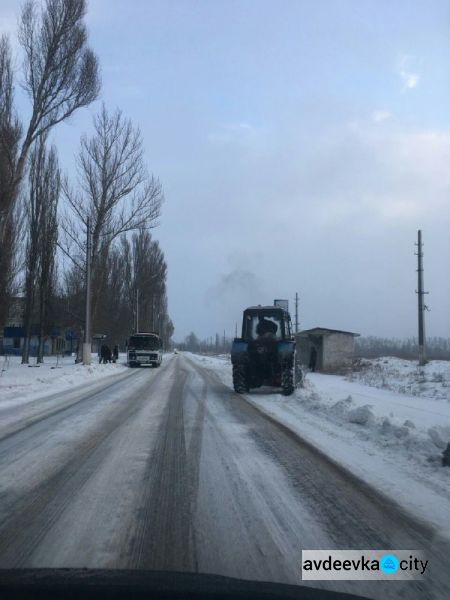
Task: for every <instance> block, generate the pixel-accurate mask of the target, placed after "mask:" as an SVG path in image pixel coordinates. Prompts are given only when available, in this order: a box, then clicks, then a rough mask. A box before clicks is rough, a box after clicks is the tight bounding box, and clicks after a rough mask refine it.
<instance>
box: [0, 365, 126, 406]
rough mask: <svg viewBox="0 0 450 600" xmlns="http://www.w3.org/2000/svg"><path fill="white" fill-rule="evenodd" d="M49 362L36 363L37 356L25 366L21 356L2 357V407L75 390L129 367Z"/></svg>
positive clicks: (0, 397) (0, 395)
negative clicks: (37, 364)
mask: <svg viewBox="0 0 450 600" xmlns="http://www.w3.org/2000/svg"><path fill="white" fill-rule="evenodd" d="M44 360H45V362H44V363H42V364H41V365H40V366H39V367H36V366H35V364H36V363H35V359H34V358H32V359H30V366H29V365H22V364H21V358H20V356H10V357H7V358H5V357H0V408H3V407H6V406H10V405H13V404H14V405H16V404H20V403H22V402H28V401H29V400H31V399H36V398H40V397H41V396H46V395H48V394H52V393H54V392H59V391H62V390H65V389H72V388H73V387H75V386H80V385H83V384H87V383H91V382H95V381H97V380H99V379H102V378H104V377H111V375H117V374H119V373H122V372H124V371H126V370H127V367H126V366H125V365H124V364H121V363H120V358H119V362H118V363H116V364H114V363H111V364H106V365H100V364H98V363H97V362H95V357H93V362H92V364H91V365H90V366H86V367H85V366H84V365H82V364H75V360H74V358H72V357H64V358H63V359H61V358H60V359H59V360H58V361H57V359H56V357H54V356H50V357H45V359H44Z"/></svg>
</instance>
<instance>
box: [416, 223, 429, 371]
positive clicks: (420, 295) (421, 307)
mask: <svg viewBox="0 0 450 600" xmlns="http://www.w3.org/2000/svg"><path fill="white" fill-rule="evenodd" d="M416 246H417V253H416V254H417V288H418V289H417V290H416V294H417V300H418V303H417V304H418V306H417V308H418V317H419V318H418V324H419V365H424V364H426V362H427V360H426V351H425V346H426V344H425V310H427V309H428V307H427V306H426V305H425V302H424V296H425V294H428V292H425V291H424V289H423V252H422V231H421V230H420V229H419V231H418V232H417V244H416Z"/></svg>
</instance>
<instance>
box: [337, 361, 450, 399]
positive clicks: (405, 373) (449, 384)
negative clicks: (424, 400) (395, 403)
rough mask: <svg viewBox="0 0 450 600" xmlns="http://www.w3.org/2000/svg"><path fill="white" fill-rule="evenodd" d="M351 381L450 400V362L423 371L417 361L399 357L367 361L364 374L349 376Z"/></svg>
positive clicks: (426, 366) (436, 363)
mask: <svg viewBox="0 0 450 600" xmlns="http://www.w3.org/2000/svg"><path fill="white" fill-rule="evenodd" d="M348 380H349V381H360V382H361V383H365V384H366V385H370V386H372V387H377V388H381V389H388V390H392V391H393V392H397V393H399V394H408V395H410V396H420V397H430V398H442V399H446V400H450V361H444V360H433V361H430V362H429V363H427V364H426V365H425V366H423V367H419V365H418V364H417V362H416V361H412V360H403V359H401V358H395V357H383V358H376V359H372V360H367V359H363V360H361V370H360V371H354V372H353V373H352V374H350V375H348Z"/></svg>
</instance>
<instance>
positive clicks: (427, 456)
mask: <svg viewBox="0 0 450 600" xmlns="http://www.w3.org/2000/svg"><path fill="white" fill-rule="evenodd" d="M349 391H352V393H351V394H348V392H349ZM344 394H346V396H345V397H344V398H343V397H342V396H343V395H344ZM299 401H300V403H301V407H302V408H303V409H306V410H308V411H311V412H313V413H315V414H321V416H322V418H323V419H326V420H327V421H329V422H331V423H335V424H336V425H338V426H339V427H341V428H342V427H344V426H345V427H347V428H348V430H349V431H351V432H352V434H353V435H356V436H357V437H359V438H360V439H361V440H364V441H368V440H370V442H371V443H372V444H373V445H374V446H377V447H379V448H381V449H389V450H391V451H395V452H400V453H401V454H402V455H403V456H404V457H405V458H407V460H408V461H410V462H411V461H412V462H415V463H417V464H419V465H421V466H422V467H429V466H431V465H440V462H441V459H442V451H443V450H444V449H445V448H446V447H447V444H448V443H449V442H450V403H448V402H447V401H446V400H442V399H441V400H437V397H436V396H435V395H433V397H432V398H429V399H425V398H419V397H416V396H410V397H408V396H406V395H405V396H400V395H396V394H393V393H392V392H390V391H388V390H386V389H385V390H370V388H369V389H367V388H365V387H364V386H362V385H361V384H358V383H350V382H347V381H346V380H345V379H344V378H343V377H339V376H335V375H322V374H318V373H310V374H308V376H307V378H306V381H305V388H304V389H302V390H298V392H297V394H296V404H297V402H299ZM368 401H369V402H368ZM291 408H292V407H291ZM298 408H299V409H300V406H298Z"/></svg>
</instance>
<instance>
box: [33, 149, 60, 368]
mask: <svg viewBox="0 0 450 600" xmlns="http://www.w3.org/2000/svg"><path fill="white" fill-rule="evenodd" d="M42 145H44V140H43V141H42ZM41 169H42V170H41V179H42V186H41V193H42V195H43V198H42V209H41V211H40V223H39V249H38V251H39V256H38V260H39V273H38V286H39V319H38V322H39V333H38V335H39V345H38V354H37V362H38V363H40V362H42V361H43V357H44V334H45V329H46V326H48V325H50V322H49V302H50V299H51V297H52V296H54V293H55V288H56V250H57V241H58V218H57V210H58V201H59V196H60V193H61V173H60V169H59V165H58V157H57V154H56V149H55V147H54V146H53V147H52V148H51V149H50V151H49V153H48V154H46V152H45V147H44V152H43V160H42V167H41Z"/></svg>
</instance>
